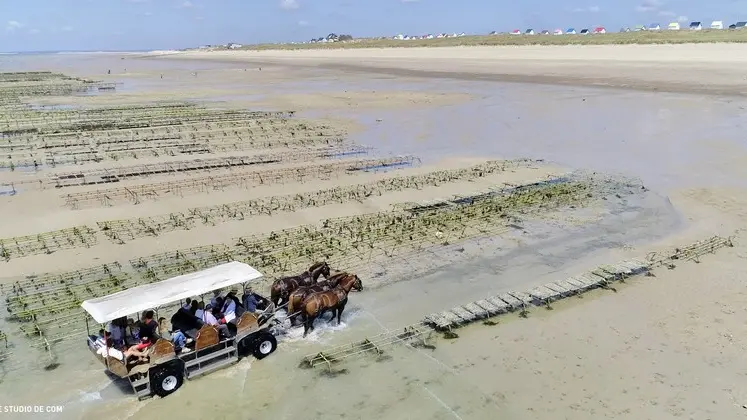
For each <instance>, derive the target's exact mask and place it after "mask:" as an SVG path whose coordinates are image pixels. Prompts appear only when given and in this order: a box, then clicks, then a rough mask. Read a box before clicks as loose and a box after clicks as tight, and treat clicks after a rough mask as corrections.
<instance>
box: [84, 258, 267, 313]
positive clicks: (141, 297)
mask: <svg viewBox="0 0 747 420" xmlns="http://www.w3.org/2000/svg"><path fill="white" fill-rule="evenodd" d="M261 278H262V273H260V272H259V271H257V270H255V269H254V268H252V267H251V266H249V265H247V264H244V263H242V262H238V261H232V262H229V263H225V264H221V265H217V266H215V267H211V268H208V269H205V270H202V271H197V272H194V273H190V274H184V275H182V276H177V277H172V278H170V279H167V280H163V281H160V282H157V283H151V284H144V285H142V286H137V287H133V288H131V289H127V290H123V291H121V292H117V293H114V294H112V295H109V296H104V297H100V298H95V299H89V300H87V301H85V302H83V303H82V304H81V306H82V307H83V309H85V311H86V312H88V313H89V314H90V315H91V316H92V317H93V319H95V320H96V321H97V322H99V323H101V324H103V323H105V322H109V321H111V320H113V319H117V318H121V317H123V316H128V315H131V314H136V313H140V312H141V311H144V310H147V309H154V308H158V307H161V306H163V305H166V304H169V303H173V302H177V301H180V300H183V299H186V298H188V297H194V296H199V295H202V294H205V293H208V292H211V291H213V290H216V289H222V288H224V287H229V286H233V285H236V284H241V283H247V282H255V281H257V280H260V279H261Z"/></svg>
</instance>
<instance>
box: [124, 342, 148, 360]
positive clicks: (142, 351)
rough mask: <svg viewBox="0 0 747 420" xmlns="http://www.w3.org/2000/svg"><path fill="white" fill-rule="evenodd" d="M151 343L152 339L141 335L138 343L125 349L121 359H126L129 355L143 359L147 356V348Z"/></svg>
mask: <svg viewBox="0 0 747 420" xmlns="http://www.w3.org/2000/svg"><path fill="white" fill-rule="evenodd" d="M152 345H153V341H152V340H151V338H150V337H147V336H146V337H141V338H140V343H138V344H135V345H134V346H132V347H130V348H128V349H127V350H125V352H124V359H123V360H127V359H129V358H130V357H137V358H138V361H145V359H146V357H148V353H147V350H148V348H149V347H150V346H152Z"/></svg>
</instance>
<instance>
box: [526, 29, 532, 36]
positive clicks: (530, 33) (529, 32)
mask: <svg viewBox="0 0 747 420" xmlns="http://www.w3.org/2000/svg"><path fill="white" fill-rule="evenodd" d="M524 35H534V29H527V30H526V31H524Z"/></svg>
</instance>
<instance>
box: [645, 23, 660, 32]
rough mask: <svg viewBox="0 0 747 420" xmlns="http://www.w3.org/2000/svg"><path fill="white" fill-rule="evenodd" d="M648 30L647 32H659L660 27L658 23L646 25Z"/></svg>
mask: <svg viewBox="0 0 747 420" xmlns="http://www.w3.org/2000/svg"><path fill="white" fill-rule="evenodd" d="M648 30H649V31H660V30H661V26H660V25H659V24H658V23H652V24H650V25H648Z"/></svg>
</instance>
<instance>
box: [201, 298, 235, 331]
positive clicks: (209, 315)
mask: <svg viewBox="0 0 747 420" xmlns="http://www.w3.org/2000/svg"><path fill="white" fill-rule="evenodd" d="M201 311H202V313H200V315H199V318H200V319H201V320H202V322H203V323H205V324H207V325H212V326H214V327H215V328H216V329H217V330H218V332H219V333H220V334H221V335H223V336H224V337H229V336H230V335H231V331H230V330H229V329H228V327H227V326H226V325H225V324H221V323H220V322H218V318H216V317H215V315H213V306H212V305H207V306H205V309H204V310H201ZM198 313H199V311H198Z"/></svg>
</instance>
